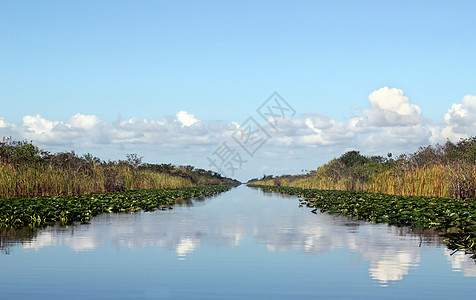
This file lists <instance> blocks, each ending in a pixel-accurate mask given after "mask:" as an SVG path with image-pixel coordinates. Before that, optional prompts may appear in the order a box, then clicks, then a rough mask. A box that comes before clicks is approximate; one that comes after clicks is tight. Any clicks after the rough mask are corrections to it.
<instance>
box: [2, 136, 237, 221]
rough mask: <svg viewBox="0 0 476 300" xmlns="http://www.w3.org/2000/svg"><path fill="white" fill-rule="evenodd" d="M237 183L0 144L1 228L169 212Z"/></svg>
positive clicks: (195, 172)
mask: <svg viewBox="0 0 476 300" xmlns="http://www.w3.org/2000/svg"><path fill="white" fill-rule="evenodd" d="M238 184H239V182H238V181H236V180H233V179H230V178H225V177H222V176H221V175H220V174H218V173H216V172H213V171H207V170H203V169H196V168H194V167H192V166H174V165H172V164H147V163H142V158H141V157H139V156H138V155H136V154H129V155H127V160H119V161H107V162H106V161H101V160H100V159H99V158H97V157H94V156H92V155H91V154H86V155H83V156H78V155H76V154H75V153H74V152H73V151H71V152H62V153H56V154H52V153H49V152H47V151H44V150H41V149H39V148H38V147H37V146H35V145H33V144H32V143H31V142H28V141H14V140H12V139H11V138H4V139H3V141H2V142H0V228H3V229H5V228H11V227H21V226H30V227H41V226H44V225H49V224H55V223H60V224H71V223H73V222H82V223H85V222H88V221H89V220H90V219H91V217H93V216H96V215H98V214H101V213H110V212H134V211H138V210H144V211H152V210H156V209H171V208H172V205H173V204H174V203H175V201H176V200H178V199H190V198H197V197H205V196H211V195H213V194H216V193H220V192H224V191H226V190H228V189H230V188H231V187H232V186H236V185H238Z"/></svg>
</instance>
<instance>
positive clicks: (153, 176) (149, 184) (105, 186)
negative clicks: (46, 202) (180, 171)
mask: <svg viewBox="0 0 476 300" xmlns="http://www.w3.org/2000/svg"><path fill="white" fill-rule="evenodd" d="M192 186H195V184H193V183H192V181H191V180H190V179H186V178H182V177H178V176H172V175H169V174H163V173H158V172H152V171H147V170H136V169H133V168H131V167H129V166H125V165H124V166H107V165H105V166H102V165H94V166H92V168H91V169H90V170H89V172H81V171H79V172H72V171H71V170H65V169H61V168H58V167H54V166H51V165H42V164H35V165H31V164H30V165H19V166H12V165H10V164H0V197H1V198H11V197H20V196H22V197H33V196H51V195H80V194H90V193H104V192H111V191H120V190H132V189H162V188H182V187H192Z"/></svg>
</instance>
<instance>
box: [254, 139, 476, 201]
mask: <svg viewBox="0 0 476 300" xmlns="http://www.w3.org/2000/svg"><path fill="white" fill-rule="evenodd" d="M249 183H252V184H258V185H271V186H288V187H300V188H310V189H321V190H351V191H353V190H361V191H368V192H377V193H386V194H392V195H405V196H428V197H451V198H462V199H464V198H473V199H475V198H476V137H473V138H469V139H463V140H461V141H460V142H458V143H456V144H453V143H451V142H447V143H446V144H444V145H436V146H428V147H423V148H420V149H419V151H417V152H415V153H411V154H403V155H400V156H398V157H397V158H393V157H392V154H391V153H388V155H387V157H383V156H364V155H361V154H360V152H359V151H349V152H347V153H345V154H343V155H342V156H340V157H339V158H335V159H333V160H331V161H330V162H328V163H327V164H325V165H323V166H321V167H319V168H318V169H317V170H314V171H311V172H309V173H307V174H303V175H294V176H291V175H283V176H278V177H273V176H266V175H265V176H263V177H262V178H261V179H253V180H250V181H249Z"/></svg>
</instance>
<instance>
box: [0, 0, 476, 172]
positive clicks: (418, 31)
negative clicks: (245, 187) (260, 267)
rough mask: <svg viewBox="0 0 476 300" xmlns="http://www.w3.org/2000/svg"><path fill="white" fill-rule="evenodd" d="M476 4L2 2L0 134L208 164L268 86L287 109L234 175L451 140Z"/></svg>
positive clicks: (470, 77)
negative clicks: (288, 115)
mask: <svg viewBox="0 0 476 300" xmlns="http://www.w3.org/2000/svg"><path fill="white" fill-rule="evenodd" d="M475 13H476V2H474V1H457V2H450V1H431V2H428V1H80V2H75V3H73V2H69V1H67V2H65V1H21V2H20V1H2V2H1V3H0V70H1V71H0V105H1V108H0V135H5V136H9V135H11V136H13V137H14V138H17V139H23V138H27V139H32V140H33V141H34V142H35V143H37V144H39V145H40V146H42V147H44V148H46V149H49V150H51V151H53V152H55V151H65V150H75V151H77V152H78V153H86V152H91V153H93V154H96V155H98V156H100V157H101V158H102V159H120V158H124V157H125V154H127V153H139V154H141V155H142V156H144V160H146V161H149V162H167V163H168V162H172V163H177V164H181V163H187V164H192V165H195V166H198V167H203V168H209V166H208V161H207V159H206V157H207V156H208V155H209V154H210V153H213V151H214V150H215V149H216V148H217V147H218V146H219V145H220V144H221V143H222V141H225V140H227V139H229V138H230V136H231V135H232V134H233V132H234V130H236V128H238V127H237V125H236V124H242V123H243V122H244V121H245V120H246V119H247V118H248V117H250V116H251V117H256V116H257V115H256V109H257V108H258V107H259V106H260V105H261V103H263V102H264V101H265V100H266V99H268V97H269V96H270V95H271V94H272V93H273V92H274V91H277V92H279V94H280V95H281V96H282V97H283V98H284V99H286V101H287V102H288V103H289V104H290V105H291V106H292V107H293V108H294V109H295V111H296V115H295V116H293V117H291V118H290V119H289V120H285V121H286V122H282V126H283V128H282V130H281V131H279V132H277V133H275V134H271V135H272V137H273V138H272V140H270V141H269V142H268V143H267V144H266V145H264V147H263V149H260V151H258V152H257V153H256V155H255V156H253V157H249V159H247V162H246V164H245V165H243V166H242V169H240V170H237V172H236V174H234V176H235V177H238V178H239V179H242V180H246V179H247V178H249V177H255V176H261V175H262V174H263V173H266V174H270V173H272V174H275V175H278V174H282V173H298V172H300V171H301V170H302V169H313V168H315V167H317V166H318V165H320V164H322V163H325V162H326V161H327V160H329V159H331V158H333V157H336V156H339V155H341V154H342V153H343V152H344V151H346V150H349V149H358V150H361V151H362V152H363V153H368V154H383V155H385V154H386V153H387V152H394V153H403V152H411V151H415V150H416V149H417V148H418V146H424V145H428V144H430V143H435V142H441V141H443V142H444V141H445V140H446V139H450V140H455V141H457V140H458V139H459V138H461V137H467V136H473V135H476V117H473V116H474V115H475V114H474V113H476V99H475V98H473V96H474V95H476V59H475V54H474V53H475V49H476V35H475V34H474V32H476V25H475V22H474V14H475ZM372 93H374V94H373V95H374V97H373V99H374V100H373V102H372V101H371V100H370V99H369V96H370V95H371V94H372ZM181 111H182V112H183V113H181V114H180V116H181V117H178V113H179V112H181ZM402 116H403V117H402ZM145 120H147V121H145ZM184 120H188V121H185V123H187V124H188V125H184V123H183V121H184ZM352 120H353V121H352ZM121 122H122V123H121ZM263 122H265V121H263ZM317 123H319V124H317ZM357 123H358V124H359V126H357V127H358V128H357V129H356V127H355V126H354V125H355V124H357ZM121 124H122V125H121ZM233 126H235V127H233ZM319 126H321V127H319ZM174 141H175V142H174ZM276 159H279V161H280V163H279V165H277V164H276ZM228 175H231V174H228Z"/></svg>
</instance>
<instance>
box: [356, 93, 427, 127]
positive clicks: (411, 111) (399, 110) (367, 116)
mask: <svg viewBox="0 0 476 300" xmlns="http://www.w3.org/2000/svg"><path fill="white" fill-rule="evenodd" d="M369 100H370V108H369V109H364V110H363V111H362V114H361V116H360V117H359V118H358V122H356V121H355V120H354V125H355V126H356V127H365V126H377V127H382V126H408V125H415V124H418V123H421V121H422V120H421V109H420V107H419V106H418V105H416V104H412V103H410V101H409V99H408V97H406V96H404V94H403V91H402V90H401V89H396V88H388V87H383V88H380V89H378V90H375V91H373V92H372V93H370V95H369ZM359 123H360V124H359Z"/></svg>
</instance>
